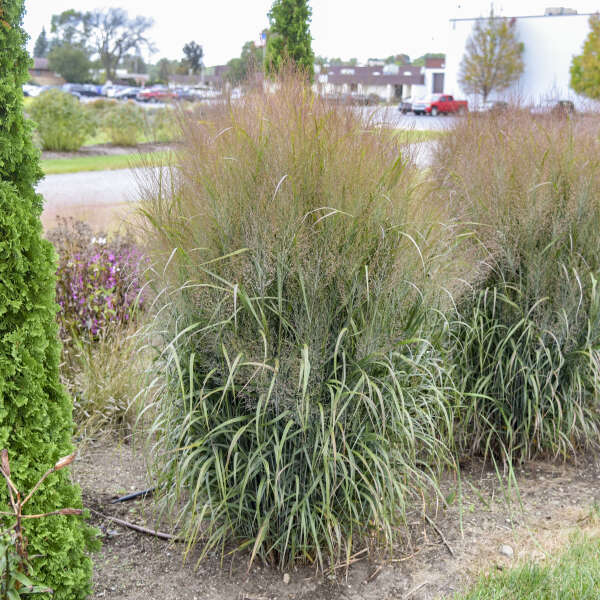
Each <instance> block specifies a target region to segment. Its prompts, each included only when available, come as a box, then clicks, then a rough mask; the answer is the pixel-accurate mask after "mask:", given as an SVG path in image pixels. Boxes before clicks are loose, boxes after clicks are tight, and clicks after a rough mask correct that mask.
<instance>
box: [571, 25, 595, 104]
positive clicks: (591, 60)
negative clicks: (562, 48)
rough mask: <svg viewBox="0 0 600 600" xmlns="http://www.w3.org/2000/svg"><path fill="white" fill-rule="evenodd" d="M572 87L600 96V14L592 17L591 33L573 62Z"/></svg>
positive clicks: (593, 96)
mask: <svg viewBox="0 0 600 600" xmlns="http://www.w3.org/2000/svg"><path fill="white" fill-rule="evenodd" d="M571 87H572V88H573V89H574V90H575V91H576V92H577V93H578V94H583V95H584V96H587V97H588V98H594V99H595V100H597V99H598V98H600V16H598V15H597V14H596V15H592V16H591V17H590V33H589V34H588V36H587V38H586V40H585V44H584V46H583V52H582V53H581V54H580V55H579V56H574V57H573V61H572V62H571Z"/></svg>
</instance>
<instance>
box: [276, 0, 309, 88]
mask: <svg viewBox="0 0 600 600" xmlns="http://www.w3.org/2000/svg"><path fill="white" fill-rule="evenodd" d="M311 15H312V10H311V8H310V6H309V4H308V0H275V2H273V6H271V10H270V11H269V21H270V23H271V26H270V34H269V37H268V40H267V50H266V63H267V66H268V68H269V70H271V71H274V72H277V71H278V70H279V69H280V67H281V66H282V64H284V62H285V61H286V60H291V61H292V62H293V63H294V64H295V65H296V66H297V67H298V68H300V69H302V70H303V71H305V72H306V73H308V74H309V76H310V77H311V78H312V75H313V62H314V54H313V51H312V46H311V42H312V37H311V35H310V19H311Z"/></svg>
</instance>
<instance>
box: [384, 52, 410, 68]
mask: <svg viewBox="0 0 600 600" xmlns="http://www.w3.org/2000/svg"><path fill="white" fill-rule="evenodd" d="M385 64H386V65H400V66H403V65H410V56H409V55H408V54H394V55H392V56H388V57H387V58H386V59H385Z"/></svg>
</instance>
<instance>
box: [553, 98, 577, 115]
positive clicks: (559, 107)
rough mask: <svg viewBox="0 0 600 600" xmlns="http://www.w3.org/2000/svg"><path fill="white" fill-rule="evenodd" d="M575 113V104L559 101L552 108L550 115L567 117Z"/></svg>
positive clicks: (568, 101) (569, 101)
mask: <svg viewBox="0 0 600 600" xmlns="http://www.w3.org/2000/svg"><path fill="white" fill-rule="evenodd" d="M574 113H575V104H573V102H572V101H571V100H559V101H558V102H557V103H556V104H555V105H554V106H553V107H552V114H554V115H558V116H561V117H567V116H569V115H572V114H574Z"/></svg>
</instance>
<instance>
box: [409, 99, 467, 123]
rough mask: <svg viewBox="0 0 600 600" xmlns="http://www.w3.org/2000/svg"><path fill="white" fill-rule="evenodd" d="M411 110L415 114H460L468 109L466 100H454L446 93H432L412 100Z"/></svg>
mask: <svg viewBox="0 0 600 600" xmlns="http://www.w3.org/2000/svg"><path fill="white" fill-rule="evenodd" d="M412 110H413V112H414V113H415V115H431V116H433V117H435V116H437V115H448V114H451V113H458V114H462V113H465V112H467V110H469V103H468V102H467V101H466V100H455V99H454V97H453V96H449V95H448V94H432V95H431V96H427V98H422V99H420V100H417V101H416V102H413V105H412Z"/></svg>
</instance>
